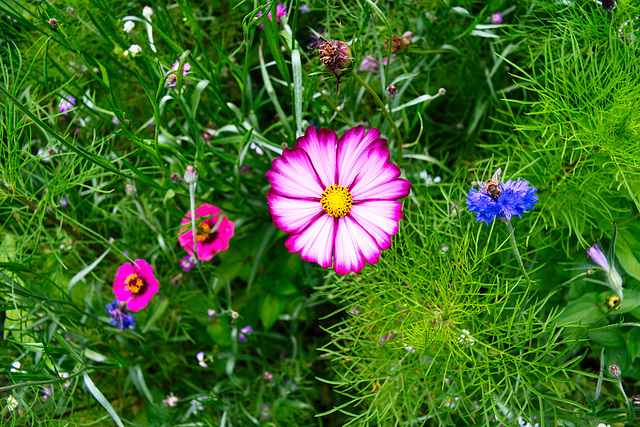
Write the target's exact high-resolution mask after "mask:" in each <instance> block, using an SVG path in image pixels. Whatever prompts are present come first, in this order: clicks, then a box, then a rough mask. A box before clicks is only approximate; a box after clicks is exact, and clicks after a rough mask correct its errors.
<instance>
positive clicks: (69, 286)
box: [67, 248, 111, 293]
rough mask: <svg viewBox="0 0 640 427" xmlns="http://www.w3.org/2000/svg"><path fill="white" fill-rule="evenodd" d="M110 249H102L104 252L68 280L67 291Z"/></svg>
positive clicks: (98, 262)
mask: <svg viewBox="0 0 640 427" xmlns="http://www.w3.org/2000/svg"><path fill="white" fill-rule="evenodd" d="M110 251H111V248H107V250H106V251H104V253H103V254H102V255H100V256H99V257H98V259H96V260H95V261H93V262H92V263H91V264H89V265H88V266H87V267H85V268H83V269H82V270H81V271H80V272H79V273H78V274H76V275H75V276H73V277H72V278H71V280H69V284H68V285H67V292H69V293H71V288H73V285H75V284H76V283H78V282H79V281H80V280H82V279H84V277H85V276H86V275H87V274H89V273H91V271H93V269H94V268H96V266H97V265H98V264H100V261H102V260H103V259H104V257H106V256H107V254H108V253H109V252H110Z"/></svg>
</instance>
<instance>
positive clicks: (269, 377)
mask: <svg viewBox="0 0 640 427" xmlns="http://www.w3.org/2000/svg"><path fill="white" fill-rule="evenodd" d="M264 379H265V380H267V381H271V380H272V379H273V374H272V373H271V372H269V371H264ZM265 406H266V405H265ZM268 410H269V409H265V411H268Z"/></svg>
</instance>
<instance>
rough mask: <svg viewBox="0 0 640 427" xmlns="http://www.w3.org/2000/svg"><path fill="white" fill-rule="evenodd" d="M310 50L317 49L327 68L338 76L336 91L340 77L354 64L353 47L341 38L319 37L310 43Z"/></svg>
mask: <svg viewBox="0 0 640 427" xmlns="http://www.w3.org/2000/svg"><path fill="white" fill-rule="evenodd" d="M309 50H317V51H318V53H319V57H320V61H322V63H323V64H324V66H325V67H327V70H328V71H329V72H330V73H331V74H333V75H334V76H336V79H337V80H338V81H337V83H336V91H335V92H334V95H335V94H337V93H338V87H339V86H340V77H342V76H343V75H344V74H345V73H346V72H348V71H349V70H350V69H351V67H352V65H353V57H352V56H351V48H350V47H349V45H348V44H346V43H345V42H341V41H339V40H325V39H323V38H322V37H319V38H318V40H316V41H315V42H313V43H311V44H310V45H309Z"/></svg>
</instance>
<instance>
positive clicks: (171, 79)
mask: <svg viewBox="0 0 640 427" xmlns="http://www.w3.org/2000/svg"><path fill="white" fill-rule="evenodd" d="M177 81H178V76H176V75H175V74H170V75H169V76H168V77H167V80H166V81H165V86H175V85H176V82H177Z"/></svg>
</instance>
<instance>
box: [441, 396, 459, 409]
mask: <svg viewBox="0 0 640 427" xmlns="http://www.w3.org/2000/svg"><path fill="white" fill-rule="evenodd" d="M458 400H460V398H459V397H453V398H451V397H447V400H445V402H444V406H445V408H448V409H453V408H455V407H456V402H457V401H458Z"/></svg>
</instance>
